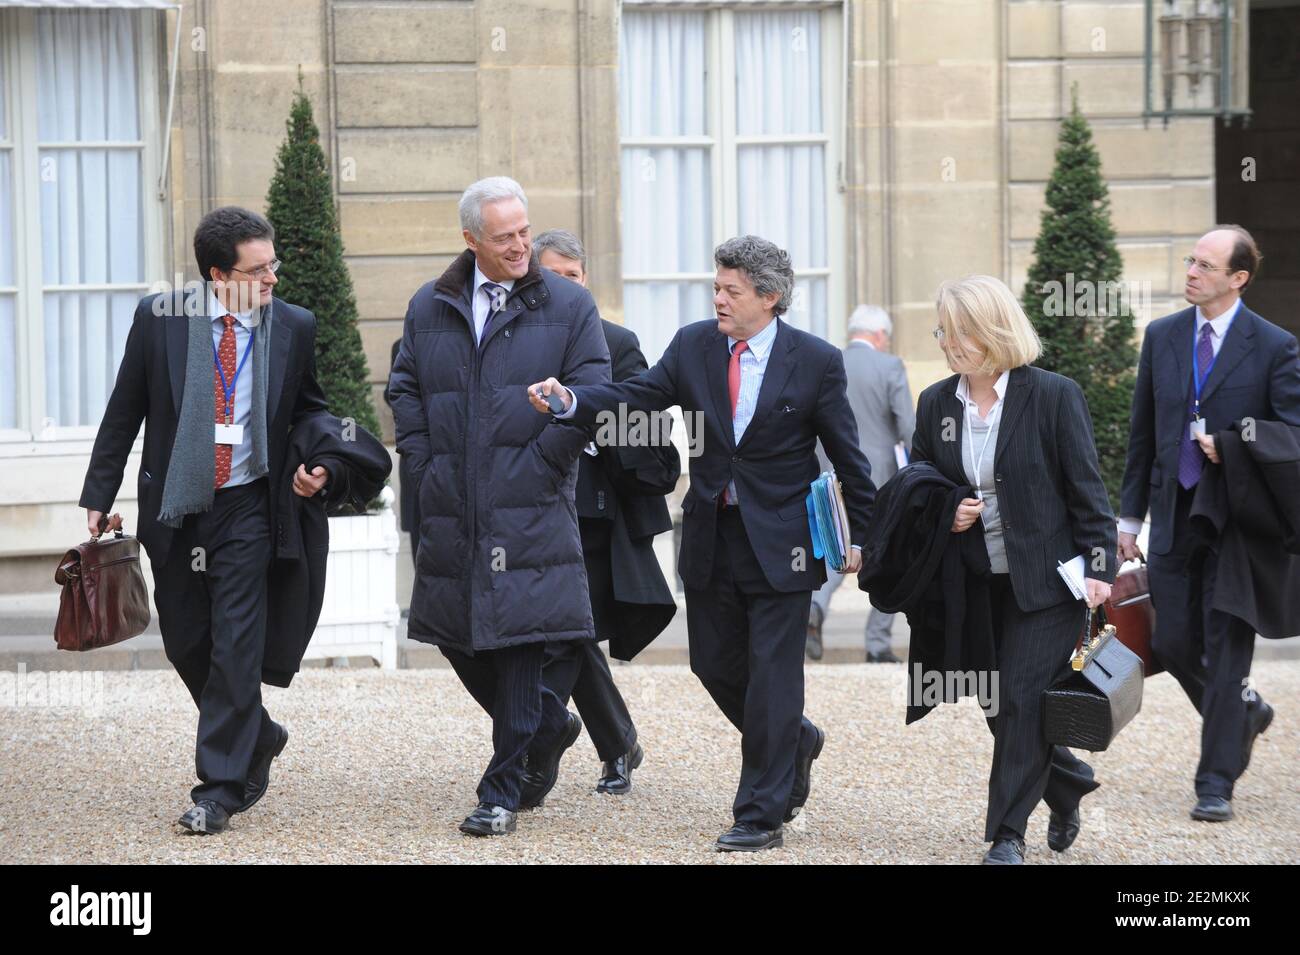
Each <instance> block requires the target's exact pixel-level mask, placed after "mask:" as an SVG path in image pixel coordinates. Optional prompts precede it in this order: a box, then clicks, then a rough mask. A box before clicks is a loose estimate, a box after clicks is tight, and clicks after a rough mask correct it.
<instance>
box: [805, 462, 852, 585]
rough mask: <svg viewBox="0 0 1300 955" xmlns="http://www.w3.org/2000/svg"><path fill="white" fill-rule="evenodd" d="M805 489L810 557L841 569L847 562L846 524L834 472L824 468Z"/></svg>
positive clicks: (847, 535)
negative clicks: (810, 534)
mask: <svg viewBox="0 0 1300 955" xmlns="http://www.w3.org/2000/svg"><path fill="white" fill-rule="evenodd" d="M809 488H810V489H809V491H808V497H807V499H806V503H807V506H808V529H809V530H810V531H811V532H812V545H813V556H814V557H816V558H817V559H819V560H825V561H826V563H828V564H829V565H830V567H831V569H832V570H835V571H842V570H843V569H844V566H845V564H847V563H848V560H847V551H848V548H849V527H848V515H847V512H846V511H845V510H844V496H843V494H842V493H841V492H840V483H839V481H837V480H836V479H835V472H834V471H825V472H823V473H822V474H821V475H819V476H818V478H817V480H815V481H813V482H812V484H811V485H809Z"/></svg>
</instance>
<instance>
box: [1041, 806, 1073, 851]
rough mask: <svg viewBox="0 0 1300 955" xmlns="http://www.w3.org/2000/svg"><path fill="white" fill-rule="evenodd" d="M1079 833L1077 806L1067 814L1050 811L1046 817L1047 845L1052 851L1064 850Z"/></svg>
mask: <svg viewBox="0 0 1300 955" xmlns="http://www.w3.org/2000/svg"><path fill="white" fill-rule="evenodd" d="M1078 835H1079V807H1078V806H1075V808H1074V812H1072V813H1070V814H1069V815H1068V816H1062V815H1059V814H1057V813H1055V812H1054V813H1052V814H1051V816H1049V817H1048V819H1047V847H1048V848H1049V849H1051V850H1052V851H1053V852H1064V851H1065V850H1066V849H1068V848H1070V846H1071V845H1073V844H1074V840H1075V837H1076V836H1078Z"/></svg>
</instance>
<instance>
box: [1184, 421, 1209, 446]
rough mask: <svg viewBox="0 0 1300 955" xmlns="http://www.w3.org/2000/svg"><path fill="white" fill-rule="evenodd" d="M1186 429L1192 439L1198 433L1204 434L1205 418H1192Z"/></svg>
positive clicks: (1194, 438)
mask: <svg viewBox="0 0 1300 955" xmlns="http://www.w3.org/2000/svg"><path fill="white" fill-rule="evenodd" d="M1187 430H1188V432H1189V433H1190V434H1191V437H1192V440H1193V441H1195V440H1196V438H1197V436H1198V435H1203V434H1205V419H1204V418H1193V419H1192V421H1191V423H1190V424H1189V425H1188V426H1187Z"/></svg>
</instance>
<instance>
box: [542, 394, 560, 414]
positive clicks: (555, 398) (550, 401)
mask: <svg viewBox="0 0 1300 955" xmlns="http://www.w3.org/2000/svg"><path fill="white" fill-rule="evenodd" d="M539 397H542V398H545V399H546V404H547V407H549V408H550V409H551V414H564V401H563V400H562V399H561V398H560V396H559V395H557V394H556V393H555V392H553V391H552V392H551V393H550V394H549V395H540V396H539Z"/></svg>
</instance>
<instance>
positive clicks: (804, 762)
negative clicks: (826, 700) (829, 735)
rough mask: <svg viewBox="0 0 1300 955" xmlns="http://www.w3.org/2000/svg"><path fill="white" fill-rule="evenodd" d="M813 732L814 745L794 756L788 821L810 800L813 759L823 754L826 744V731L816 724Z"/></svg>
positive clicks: (787, 811)
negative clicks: (823, 747)
mask: <svg viewBox="0 0 1300 955" xmlns="http://www.w3.org/2000/svg"><path fill="white" fill-rule="evenodd" d="M813 733H814V734H815V735H814V737H813V744H812V746H811V747H810V748H809V749H807V750H806V751H803V752H799V753H796V754H795V757H794V786H793V787H792V788H791V789H790V801H789V802H788V803H786V805H785V821H786V822H791V821H793V820H794V817H795V816H797V815H799V811H800V810H801V809H803V806H804V803H806V802H807V801H808V793H809V792H811V791H812V764H813V760H815V759H816V758H817V757H818V756H820V755H821V754H822V746H824V745H825V744H826V734H825V733H823V732H822V731H821V730H820V729H818V728H817V727H816V726H814V727H813Z"/></svg>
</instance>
